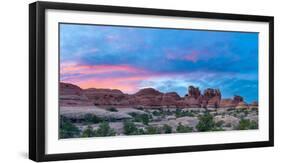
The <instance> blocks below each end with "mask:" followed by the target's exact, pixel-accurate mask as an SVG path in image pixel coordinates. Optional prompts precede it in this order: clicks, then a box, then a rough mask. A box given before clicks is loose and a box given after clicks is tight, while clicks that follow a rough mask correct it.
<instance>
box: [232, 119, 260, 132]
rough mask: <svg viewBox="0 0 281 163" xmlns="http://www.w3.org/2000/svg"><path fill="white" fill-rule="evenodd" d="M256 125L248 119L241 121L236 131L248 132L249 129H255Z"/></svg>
mask: <svg viewBox="0 0 281 163" xmlns="http://www.w3.org/2000/svg"><path fill="white" fill-rule="evenodd" d="M257 128H258V123H257V122H256V121H250V120H249V119H241V120H240V121H239V124H238V126H237V127H236V129H237V130H249V129H257Z"/></svg>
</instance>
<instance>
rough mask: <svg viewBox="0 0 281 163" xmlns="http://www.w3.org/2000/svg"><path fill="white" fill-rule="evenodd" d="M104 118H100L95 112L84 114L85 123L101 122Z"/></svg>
mask: <svg viewBox="0 0 281 163" xmlns="http://www.w3.org/2000/svg"><path fill="white" fill-rule="evenodd" d="M102 121H103V119H101V118H99V117H98V116H96V115H94V114H86V115H85V116H84V123H85V124H93V123H100V122H102Z"/></svg>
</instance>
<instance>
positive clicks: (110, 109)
mask: <svg viewBox="0 0 281 163" xmlns="http://www.w3.org/2000/svg"><path fill="white" fill-rule="evenodd" d="M106 110H107V111H110V112H118V110H117V109H116V108H114V107H109V108H107V109H106Z"/></svg>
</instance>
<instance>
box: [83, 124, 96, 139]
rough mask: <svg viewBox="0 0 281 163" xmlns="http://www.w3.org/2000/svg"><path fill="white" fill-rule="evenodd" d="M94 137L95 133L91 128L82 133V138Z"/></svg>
mask: <svg viewBox="0 0 281 163" xmlns="http://www.w3.org/2000/svg"><path fill="white" fill-rule="evenodd" d="M93 136H95V131H94V130H93V128H92V127H91V126H88V127H87V128H86V129H85V130H84V131H83V132H82V137H93Z"/></svg>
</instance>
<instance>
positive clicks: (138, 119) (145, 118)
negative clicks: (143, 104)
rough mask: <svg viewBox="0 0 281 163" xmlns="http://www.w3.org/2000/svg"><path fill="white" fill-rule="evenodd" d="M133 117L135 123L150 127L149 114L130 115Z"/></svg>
mask: <svg viewBox="0 0 281 163" xmlns="http://www.w3.org/2000/svg"><path fill="white" fill-rule="evenodd" d="M129 115H131V116H132V117H134V121H135V122H142V123H143V124H144V125H148V123H149V121H150V119H151V118H152V117H150V116H149V115H148V114H137V113H134V112H133V113H129Z"/></svg>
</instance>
